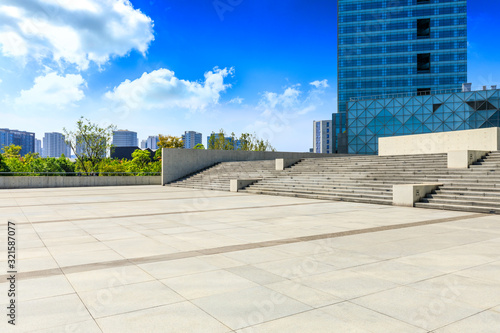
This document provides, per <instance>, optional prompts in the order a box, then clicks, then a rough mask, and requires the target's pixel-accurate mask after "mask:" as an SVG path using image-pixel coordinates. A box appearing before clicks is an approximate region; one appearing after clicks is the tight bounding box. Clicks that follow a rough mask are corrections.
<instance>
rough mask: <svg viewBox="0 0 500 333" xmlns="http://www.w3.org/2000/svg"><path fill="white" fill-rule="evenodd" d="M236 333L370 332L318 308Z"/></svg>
mask: <svg viewBox="0 0 500 333" xmlns="http://www.w3.org/2000/svg"><path fill="white" fill-rule="evenodd" d="M236 332H237V333H275V332H287V333H303V332H346V333H371V332H372V331H368V330H364V329H362V328H360V327H358V326H356V325H353V324H351V323H345V322H343V321H339V320H338V319H337V318H334V317H332V316H330V315H328V314H327V313H324V312H322V311H320V310H311V311H306V312H303V313H299V314H296V315H294V316H289V317H285V318H280V319H276V320H271V321H268V322H265V323H263V324H259V325H255V326H251V327H249V328H246V329H241V330H237V331H236Z"/></svg>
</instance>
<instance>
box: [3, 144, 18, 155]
mask: <svg viewBox="0 0 500 333" xmlns="http://www.w3.org/2000/svg"><path fill="white" fill-rule="evenodd" d="M21 149H22V147H21V146H16V145H13V144H12V145H10V146H5V147H3V154H2V155H3V157H5V158H19V157H21Z"/></svg>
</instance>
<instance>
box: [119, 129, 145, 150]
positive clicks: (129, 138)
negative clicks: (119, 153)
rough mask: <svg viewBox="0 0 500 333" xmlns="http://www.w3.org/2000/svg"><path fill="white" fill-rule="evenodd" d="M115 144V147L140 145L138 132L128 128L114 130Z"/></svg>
mask: <svg viewBox="0 0 500 333" xmlns="http://www.w3.org/2000/svg"><path fill="white" fill-rule="evenodd" d="M113 145H114V146H115V147H132V146H134V147H138V146H139V140H138V139H137V132H132V131H128V130H118V131H113Z"/></svg>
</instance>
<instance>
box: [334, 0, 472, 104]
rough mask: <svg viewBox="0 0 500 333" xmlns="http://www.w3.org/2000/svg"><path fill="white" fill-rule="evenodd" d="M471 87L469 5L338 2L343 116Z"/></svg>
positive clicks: (462, 0)
mask: <svg viewBox="0 0 500 333" xmlns="http://www.w3.org/2000/svg"><path fill="white" fill-rule="evenodd" d="M465 82H467V1H466V0H338V103H339V104H338V112H345V111H346V107H347V106H346V102H348V101H349V100H350V99H351V98H352V97H366V96H380V97H385V96H387V95H389V94H399V93H404V94H408V93H410V94H413V93H417V92H418V93H420V94H429V93H430V91H437V90H444V89H459V88H460V87H461V84H462V83H465Z"/></svg>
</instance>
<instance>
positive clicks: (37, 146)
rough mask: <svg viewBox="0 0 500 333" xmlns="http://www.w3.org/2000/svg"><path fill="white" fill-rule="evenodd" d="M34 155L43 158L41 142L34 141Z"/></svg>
mask: <svg viewBox="0 0 500 333" xmlns="http://www.w3.org/2000/svg"><path fill="white" fill-rule="evenodd" d="M35 153H37V154H39V155H40V156H43V149H42V140H38V139H35Z"/></svg>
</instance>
